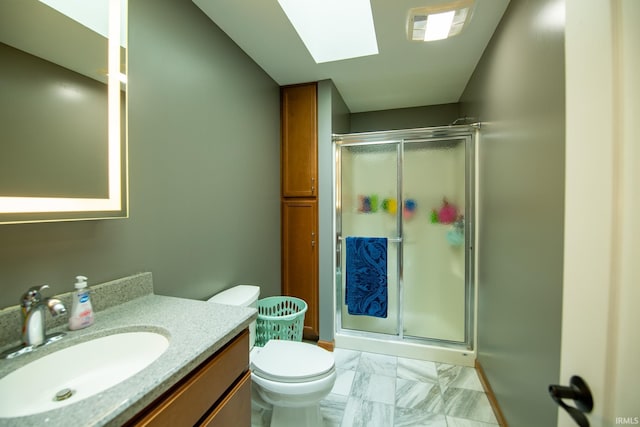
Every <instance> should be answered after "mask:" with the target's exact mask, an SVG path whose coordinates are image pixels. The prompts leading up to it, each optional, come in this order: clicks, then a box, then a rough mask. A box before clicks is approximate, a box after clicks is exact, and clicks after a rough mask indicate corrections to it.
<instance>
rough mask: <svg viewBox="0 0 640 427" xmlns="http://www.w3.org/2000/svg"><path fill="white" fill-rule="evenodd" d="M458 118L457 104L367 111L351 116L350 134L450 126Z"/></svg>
mask: <svg viewBox="0 0 640 427" xmlns="http://www.w3.org/2000/svg"><path fill="white" fill-rule="evenodd" d="M459 117H460V111H459V105H458V104H441V105H428V106H424V107H410V108H397V109H393V110H381V111H367V112H363V113H353V114H351V129H350V132H372V131H377V130H393V129H411V128H421V127H430V126H444V125H449V124H451V123H452V122H453V121H454V120H456V119H457V118H459Z"/></svg>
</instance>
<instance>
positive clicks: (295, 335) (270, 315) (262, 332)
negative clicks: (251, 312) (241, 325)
mask: <svg viewBox="0 0 640 427" xmlns="http://www.w3.org/2000/svg"><path fill="white" fill-rule="evenodd" d="M306 311H307V303H306V302H304V301H303V300H301V299H300V298H295V297H268V298H263V299H260V300H258V319H257V320H256V345H257V346H258V347H263V346H264V345H265V344H266V343H267V341H269V340H286V341H302V329H303V328H304V313H305V312H306Z"/></svg>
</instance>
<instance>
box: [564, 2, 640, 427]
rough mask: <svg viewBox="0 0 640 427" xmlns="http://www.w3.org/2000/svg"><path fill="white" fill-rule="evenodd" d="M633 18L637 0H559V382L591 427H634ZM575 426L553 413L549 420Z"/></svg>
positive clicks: (638, 321)
mask: <svg viewBox="0 0 640 427" xmlns="http://www.w3.org/2000/svg"><path fill="white" fill-rule="evenodd" d="M638 21H640V1H638V0H589V1H584V0H566V41H565V47H566V51H565V55H566V76H567V81H566V93H567V97H566V102H567V103H566V109H567V116H566V117H567V123H566V126H567V129H566V132H567V138H566V195H565V248H564V255H565V259H564V291H563V293H564V294H563V323H562V355H561V373H560V376H561V378H560V379H559V382H560V384H561V385H568V384H569V378H570V377H571V376H573V375H579V376H581V377H582V378H583V379H584V380H585V381H586V382H587V384H588V385H589V387H590V388H591V392H592V394H593V400H594V408H593V411H592V412H591V414H589V415H588V419H589V421H590V424H591V426H616V425H640V26H639V25H638ZM566 402H567V404H570V405H571V404H572V403H573V402H571V401H566ZM575 425H576V423H575V422H574V421H572V420H571V418H570V417H569V416H568V415H567V414H566V412H565V411H562V410H560V415H559V419H558V426H562V427H569V426H575Z"/></svg>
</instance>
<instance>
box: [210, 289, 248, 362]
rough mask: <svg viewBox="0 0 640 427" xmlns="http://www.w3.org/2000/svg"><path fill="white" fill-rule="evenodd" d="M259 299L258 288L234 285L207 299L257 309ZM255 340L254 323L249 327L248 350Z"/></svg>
mask: <svg viewBox="0 0 640 427" xmlns="http://www.w3.org/2000/svg"><path fill="white" fill-rule="evenodd" d="M258 297H260V286H256V285H236V286H234V287H232V288H229V289H226V290H224V291H222V292H220V293H217V294H215V295H214V296H212V297H211V298H209V301H210V302H215V303H217V304H227V305H235V306H239V307H253V308H255V307H257V305H258ZM255 340H256V321H255V320H254V321H253V322H251V324H250V325H249V348H250V349H251V348H253V345H254V343H255Z"/></svg>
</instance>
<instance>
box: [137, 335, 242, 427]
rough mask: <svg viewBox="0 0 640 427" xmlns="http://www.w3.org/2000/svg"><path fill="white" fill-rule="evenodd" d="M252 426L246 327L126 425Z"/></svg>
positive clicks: (156, 426) (159, 426)
mask: <svg viewBox="0 0 640 427" xmlns="http://www.w3.org/2000/svg"><path fill="white" fill-rule="evenodd" d="M250 425H251V372H250V371H249V332H248V330H244V331H243V332H242V333H240V334H239V335H238V336H236V337H235V338H234V339H233V340H232V341H231V342H229V343H228V344H227V345H225V346H224V347H223V348H222V349H220V350H219V351H218V352H216V353H215V354H214V355H213V356H211V357H210V358H209V359H207V360H206V361H205V362H203V363H202V364H201V365H200V366H199V367H197V368H196V369H194V370H193V371H192V372H191V373H190V374H188V375H187V376H185V377H184V378H183V379H182V380H181V381H180V382H178V383H177V384H176V385H175V386H173V387H172V388H171V389H169V390H168V391H167V392H166V393H164V394H163V395H162V396H160V397H159V398H158V399H156V401H155V402H153V403H152V404H151V405H149V406H148V407H147V408H145V409H144V410H143V411H142V412H140V413H139V414H138V415H137V416H135V417H134V418H133V419H132V420H131V421H129V422H128V423H127V424H126V427H134V426H135V427H142V426H145V427H166V426H176V427H178V426H201V427H228V426H234V427H235V426H238V427H242V426H245V427H248V426H250Z"/></svg>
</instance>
